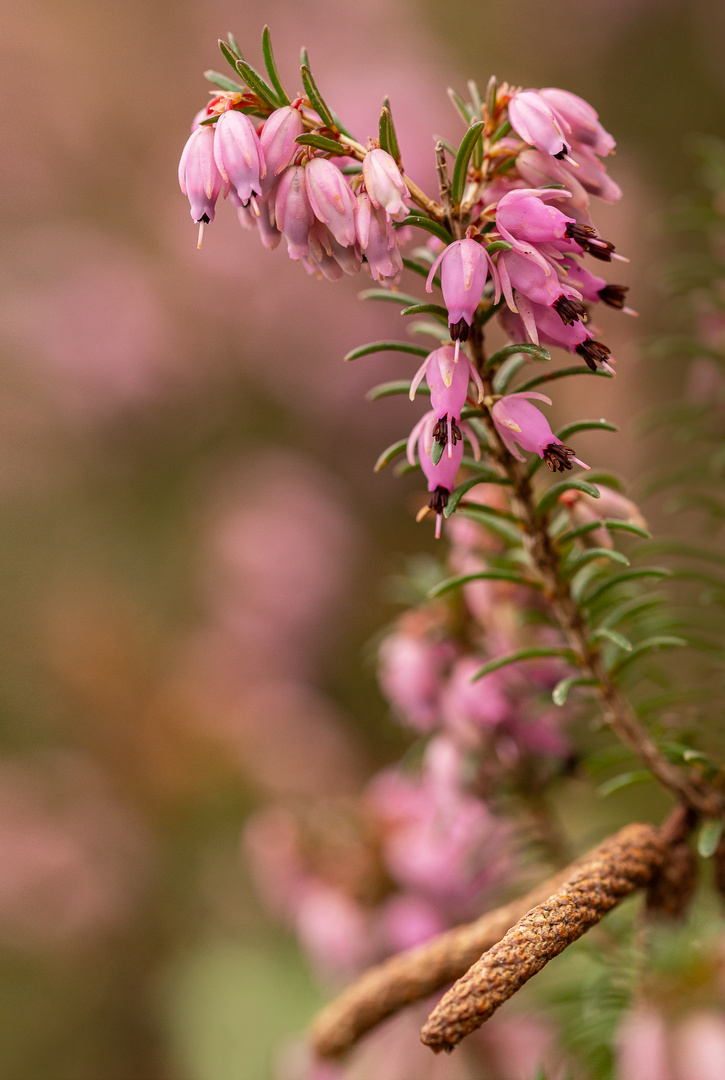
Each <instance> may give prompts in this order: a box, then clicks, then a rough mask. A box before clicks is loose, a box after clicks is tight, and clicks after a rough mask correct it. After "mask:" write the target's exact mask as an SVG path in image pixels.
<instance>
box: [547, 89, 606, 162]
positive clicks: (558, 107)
mask: <svg viewBox="0 0 725 1080" xmlns="http://www.w3.org/2000/svg"><path fill="white" fill-rule="evenodd" d="M539 94H540V96H541V97H542V98H543V99H544V101H545V102H546V103H547V104H548V105H550V106H551V108H552V109H553V110H554V112H555V113H556V115H557V117H559V119H560V120H563V121H564V123H565V124H566V125H567V127H568V130H569V134H570V135H571V138H572V139H573V140H575V141H576V142H579V143H584V145H585V146H589V147H591V148H592V150H593V151H594V153H595V154H599V156H600V157H606V156H607V154H611V152H612V151H613V150H614V147H615V146H616V145H617V144H616V142H615V141H614V139H613V138H612V136H611V135H610V134H609V132H608V131H605V130H604V128H603V127H602V125H601V124H600V122H599V114H598V113H597V112H596V110H595V109H593V108H592V106H591V105H590V104H589V102H588V101H584V99H583V98H580V97H578V96H577V95H576V94H572V93H571V91H570V90H558V89H557V88H556V87H553V86H547V87H545V88H544V89H543V90H539Z"/></svg>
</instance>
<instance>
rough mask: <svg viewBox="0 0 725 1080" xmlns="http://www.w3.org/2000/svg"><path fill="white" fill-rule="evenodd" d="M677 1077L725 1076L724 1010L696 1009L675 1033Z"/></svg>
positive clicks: (711, 1079)
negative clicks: (708, 1010) (707, 1010)
mask: <svg viewBox="0 0 725 1080" xmlns="http://www.w3.org/2000/svg"><path fill="white" fill-rule="evenodd" d="M674 1058H675V1067H676V1070H677V1080H720V1077H722V1076H725V1018H723V1015H722V1012H705V1011H704V1010H702V1011H698V1012H695V1013H693V1014H692V1015H691V1016H688V1017H687V1018H686V1019H685V1020H684V1021H683V1022H682V1023H681V1024H679V1025H678V1027H677V1029H676V1031H675V1037H674Z"/></svg>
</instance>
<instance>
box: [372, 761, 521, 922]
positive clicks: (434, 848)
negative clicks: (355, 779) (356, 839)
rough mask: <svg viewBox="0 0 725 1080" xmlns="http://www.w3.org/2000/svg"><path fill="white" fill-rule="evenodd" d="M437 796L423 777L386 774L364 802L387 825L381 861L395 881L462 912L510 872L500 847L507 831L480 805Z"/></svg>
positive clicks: (466, 799) (467, 799) (463, 798)
mask: <svg viewBox="0 0 725 1080" xmlns="http://www.w3.org/2000/svg"><path fill="white" fill-rule="evenodd" d="M440 794H441V793H440V791H439V789H438V787H437V786H436V785H433V784H432V783H431V782H430V778H429V777H427V776H426V774H425V773H424V775H423V777H422V778H420V779H418V780H414V779H409V778H406V777H404V776H403V775H402V774H401V773H399V772H398V771H396V770H395V769H388V770H386V771H385V772H383V773H380V774H379V775H378V776H377V777H376V778H375V780H374V781H373V783H372V784H371V786H370V789H369V795H368V798H369V800H370V803H371V805H372V808H373V810H374V811H376V812H377V814H378V815H380V817H381V819H382V821H383V823H384V825H386V826H387V827H386V829H385V833H384V840H383V856H384V859H385V863H386V865H387V867H388V870H389V871H390V873H391V874H392V876H393V878H394V880H395V881H396V882H399V883H400V884H401V885H402V886H403V887H405V888H408V889H413V890H414V891H416V892H419V893H422V895H423V896H426V897H429V898H430V899H432V900H437V901H438V902H439V903H442V904H444V905H449V906H450V907H451V909H452V910H453V911H463V910H465V909H466V907H467V906H468V905H469V904H470V903H471V901H472V900H473V899H474V898H475V897H476V896H477V895H478V894H480V892H481V891H482V890H483V889H485V888H487V887H490V886H491V885H492V884H493V883H495V882H496V881H498V880H500V878H501V875H502V874H503V873H505V871H506V869H507V868H508V858H507V854H506V851H505V849H504V848H503V844H502V842H503V841H504V839H505V838H506V836H507V835H508V828H507V827H506V826H505V825H503V823H502V822H500V821H498V820H497V819H496V818H495V817H494V816H493V815H492V814H491V813H490V811H489V810H488V809H487V807H486V806H485V805H484V804H483V803H482V802H480V800H478V799H475V798H473V797H472V796H469V795H466V794H464V793H461V792H459V793H458V795H457V797H456V798H455V799H452V798H451V797H450V793H449V792H446V791H444V792H443V796H444V797H443V799H442V800H441V797H440Z"/></svg>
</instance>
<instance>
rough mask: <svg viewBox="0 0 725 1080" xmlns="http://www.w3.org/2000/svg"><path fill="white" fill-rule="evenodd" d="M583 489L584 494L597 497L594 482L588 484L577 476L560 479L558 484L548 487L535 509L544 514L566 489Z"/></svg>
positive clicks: (554, 504)
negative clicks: (569, 478)
mask: <svg viewBox="0 0 725 1080" xmlns="http://www.w3.org/2000/svg"><path fill="white" fill-rule="evenodd" d="M572 490H574V491H583V492H584V494H585V495H591V497H592V498H593V499H598V498H599V492H598V491H597V489H596V488H595V487H594V484H590V483H589V481H588V480H580V479H579V478H578V477H573V478H572V479H571V480H560V481H559V483H558V484H554V485H553V487H550V488H549V490H548V491H547V492H546V494H545V495H544V496H543V497H542V498H541V499H540V500H539V505H538V506H537V508H536V509H537V511H538V512H539V514H546V513H548V511H549V510H551V509H552V507H554V506H556V504H557V502H558V501H559V496H560V495H563V494H564V492H566V491H572Z"/></svg>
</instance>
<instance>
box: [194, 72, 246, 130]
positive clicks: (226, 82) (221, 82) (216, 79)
mask: <svg viewBox="0 0 725 1080" xmlns="http://www.w3.org/2000/svg"><path fill="white" fill-rule="evenodd" d="M235 70H236V69H235ZM204 78H205V79H208V80H209V82H210V83H214V85H215V86H218V87H219V89H220V90H227V91H228V92H229V93H230V94H243V93H244V87H243V86H242V84H241V83H238V82H234V79H228V78H227V77H226V75H222V74H221V73H220V72H218V71H214V70H212V69H211V68H210V69H209V71H205V72H204ZM215 119H216V117H215Z"/></svg>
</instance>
